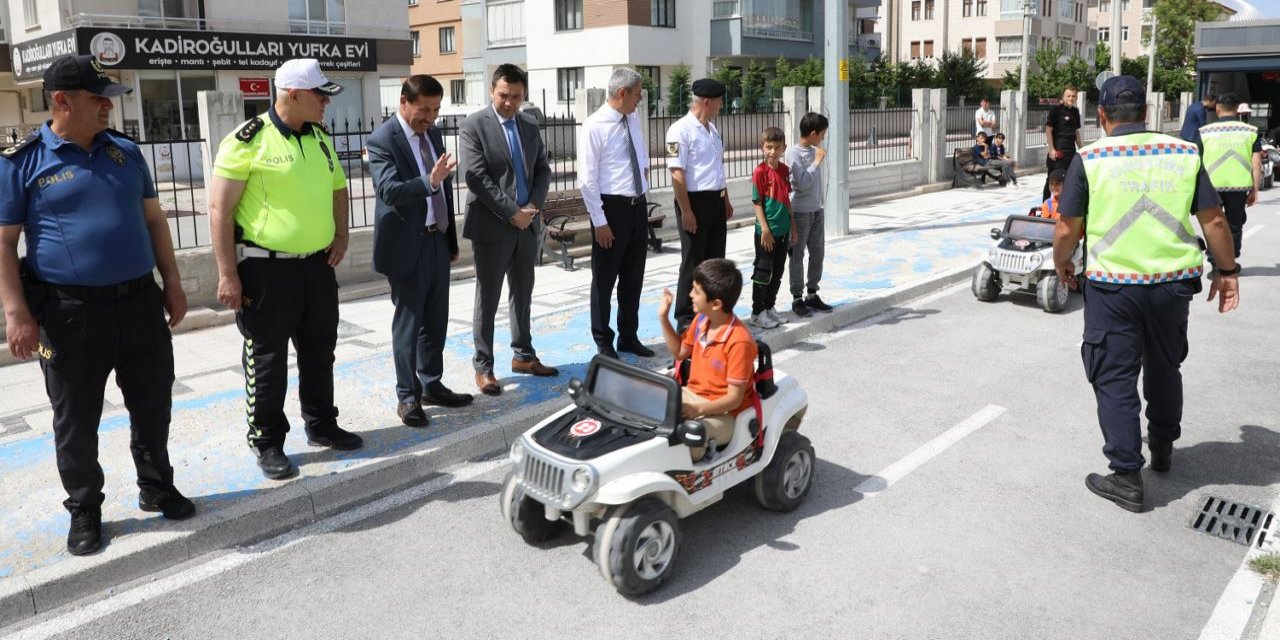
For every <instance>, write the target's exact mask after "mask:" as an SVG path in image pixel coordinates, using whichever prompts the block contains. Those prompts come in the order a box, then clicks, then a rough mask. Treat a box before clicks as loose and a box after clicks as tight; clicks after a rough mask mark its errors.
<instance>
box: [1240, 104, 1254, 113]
mask: <svg viewBox="0 0 1280 640" xmlns="http://www.w3.org/2000/svg"><path fill="white" fill-rule="evenodd" d="M1236 113H1253V110H1252V109H1250V108H1249V103H1248V102H1241V103H1240V106H1238V107H1236Z"/></svg>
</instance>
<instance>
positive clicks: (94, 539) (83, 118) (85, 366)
mask: <svg viewBox="0 0 1280 640" xmlns="http://www.w3.org/2000/svg"><path fill="white" fill-rule="evenodd" d="M44 90H45V96H46V99H47V100H48V103H49V110H50V112H51V113H52V116H53V119H52V120H51V121H49V122H46V123H45V124H44V126H42V127H40V130H39V131H38V132H36V133H33V134H31V135H30V136H28V137H27V138H26V139H25V140H23V141H22V142H19V143H18V144H17V145H16V146H13V147H10V148H8V149H5V150H4V151H0V239H2V240H3V241H2V242H0V302H3V304H4V311H5V322H6V327H5V331H6V334H7V335H6V337H7V340H8V343H9V352H10V353H12V354H13V355H14V356H15V357H17V358H19V359H23V360H26V359H27V358H30V357H31V356H32V355H39V358H40V368H41V370H42V371H43V372H44V380H45V389H46V391H47V392H48V394H49V402H50V404H52V406H53V435H54V448H55V450H56V452H57V460H58V475H59V476H60V477H61V479H62V486H63V488H64V489H66V491H67V494H68V497H67V500H66V501H65V502H63V505H65V506H66V508H67V510H69V511H70V512H71V527H70V531H69V532H68V534H67V551H68V552H69V553H71V554H72V555H84V554H87V553H92V552H94V551H97V550H98V548H99V547H100V546H101V544H102V502H103V500H104V498H105V496H104V495H103V493H102V488H103V484H104V481H103V480H104V479H103V474H102V467H101V465H99V464H98V423H99V420H100V418H101V417H102V401H103V393H104V391H105V389H106V384H107V377H108V376H109V375H110V373H111V372H112V371H113V370H114V371H115V374H116V384H117V385H119V387H120V391H121V393H122V394H123V396H124V404H125V407H126V408H127V409H128V411H129V429H130V444H129V448H130V450H131V451H132V453H133V462H134V466H135V467H136V468H137V472H138V487H139V495H138V507H139V508H140V509H142V510H143V511H157V512H160V513H162V514H164V517H166V518H169V519H175V520H177V519H182V518H188V517H190V516H191V515H193V514H194V513H195V505H193V504H192V503H191V501H190V500H188V499H187V498H185V497H184V496H183V495H182V494H181V493H179V492H178V490H177V489H176V488H175V487H174V486H173V467H172V466H170V464H169V452H168V441H169V419H170V410H171V408H172V391H173V380H174V377H173V342H172V337H171V335H170V333H169V329H170V328H171V327H174V326H177V324H178V323H179V322H181V321H182V317H183V316H184V315H186V312H187V298H186V295H185V294H184V293H183V291H182V285H181V281H180V279H179V276H178V263H177V260H176V259H175V258H174V255H173V242H172V239H171V238H170V235H169V223H168V220H166V218H165V214H164V211H163V210H162V209H161V208H160V201H159V199H158V198H157V197H156V187H155V183H154V182H153V181H152V178H151V172H150V171H149V170H148V169H147V164H146V161H145V160H143V157H142V154H141V153H140V152H139V150H138V147H137V145H135V144H134V143H133V141H132V140H130V139H129V138H127V137H126V136H124V135H123V134H120V133H117V132H115V131H112V130H110V129H108V128H107V121H108V117H109V115H110V113H111V109H112V106H113V103H112V101H111V100H112V98H115V97H118V96H121V95H124V94H126V93H129V91H130V90H129V89H128V88H127V87H124V86H122V85H119V84H116V83H114V82H112V81H111V79H110V78H109V77H108V76H107V74H106V73H104V72H103V69H102V66H101V64H100V63H99V62H98V60H97V59H96V58H94V57H93V56H87V55H85V56H65V57H62V58H59V59H57V60H55V61H54V62H53V64H51V65H50V66H49V68H48V69H47V70H46V71H45V74H44ZM24 233H25V237H26V243H27V245H26V248H27V253H26V258H24V259H23V260H22V261H19V259H18V238H19V235H20V234H24ZM153 269H158V270H159V271H160V276H161V278H162V280H163V282H164V286H163V289H161V287H159V286H157V285H156V281H155V278H154V276H152V270H153ZM166 311H167V312H168V316H169V317H168V320H166V319H165V312H166Z"/></svg>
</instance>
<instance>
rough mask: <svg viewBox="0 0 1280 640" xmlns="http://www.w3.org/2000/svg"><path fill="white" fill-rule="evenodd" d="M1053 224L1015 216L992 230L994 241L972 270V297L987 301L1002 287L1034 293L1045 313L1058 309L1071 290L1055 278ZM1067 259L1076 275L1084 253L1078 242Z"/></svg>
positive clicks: (1038, 219) (1082, 265)
mask: <svg viewBox="0 0 1280 640" xmlns="http://www.w3.org/2000/svg"><path fill="white" fill-rule="evenodd" d="M1032 211H1033V212H1034V211H1038V209H1032ZM1055 226H1057V222H1056V221H1054V220H1052V219H1049V218H1041V217H1039V216H1036V215H1026V216H1017V215H1015V216H1009V217H1008V219H1006V220H1005V221H1004V228H1003V229H992V230H991V237H992V238H993V239H995V240H996V244H995V246H994V247H991V250H990V251H989V252H988V253H987V257H986V259H984V260H983V261H982V263H981V264H979V265H978V268H977V269H975V270H974V272H973V284H972V289H973V295H974V297H976V298H977V299H979V300H982V301H983V302H991V301H993V300H995V299H996V298H997V297H998V296H999V295H1000V292H1001V291H1003V290H1004V289H1011V290H1012V291H1014V292H1018V293H1034V294H1035V296H1036V300H1037V301H1038V302H1039V303H1040V308H1042V309H1044V310H1045V311H1048V312H1049V313H1058V312H1059V311H1062V309H1063V308H1064V307H1066V306H1067V298H1068V297H1070V295H1071V289H1070V288H1069V287H1068V286H1067V285H1066V284H1065V283H1063V282H1062V281H1061V280H1060V279H1059V278H1058V273H1057V271H1056V270H1055V269H1054V266H1053V229H1054V227H1055ZM1071 261H1072V262H1073V263H1074V264H1075V273H1076V275H1080V273H1081V272H1083V271H1084V252H1083V250H1082V249H1081V248H1080V245H1079V243H1077V244H1076V251H1075V253H1074V254H1072V256H1071Z"/></svg>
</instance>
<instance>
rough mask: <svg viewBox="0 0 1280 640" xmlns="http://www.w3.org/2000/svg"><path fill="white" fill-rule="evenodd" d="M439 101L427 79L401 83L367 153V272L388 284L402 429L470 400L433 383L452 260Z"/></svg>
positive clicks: (436, 87)
mask: <svg viewBox="0 0 1280 640" xmlns="http://www.w3.org/2000/svg"><path fill="white" fill-rule="evenodd" d="M443 98H444V87H443V86H441V85H440V82H439V81H438V80H436V79H435V78H432V77H431V76H429V75H415V76H411V77H409V79H408V80H405V81H404V84H403V85H402V86H401V88H400V108H399V110H398V111H397V113H396V116H395V117H394V118H389V119H387V121H386V122H384V123H382V126H380V127H378V129H377V130H376V131H374V132H373V135H371V136H369V142H368V145H367V146H368V149H369V169H370V171H371V172H372V174H373V187H374V191H375V192H376V193H377V196H378V204H377V208H376V210H375V219H374V229H373V269H374V270H375V271H377V272H378V273H381V274H383V275H385V276H387V280H388V281H389V282H390V283H391V301H392V303H394V304H395V306H396V310H395V315H393V316H392V320H391V336H392V339H391V351H392V354H393V357H394V360H395V365H396V395H397V396H398V405H397V407H396V414H397V415H398V416H399V417H400V420H401V421H403V422H404V424H406V425H408V426H410V427H425V426H427V424H428V421H429V419H428V418H427V414H426V412H425V411H424V410H423V409H422V403H423V402H426V403H429V404H433V405H439V406H445V407H460V406H464V405H467V404H470V403H471V400H472V396H470V395H468V394H462V393H454V392H453V391H451V390H450V389H449V388H448V387H446V386H445V385H444V382H442V381H441V379H440V377H441V375H442V374H443V372H444V341H445V332H446V329H447V327H448V321H449V265H451V264H452V263H454V262H456V261H457V259H458V232H457V226H456V225H455V224H454V214H453V178H452V177H451V174H452V172H453V169H454V167H456V166H457V164H458V163H457V161H456V160H455V159H454V158H453V154H452V153H449V152H448V151H446V150H445V148H444V137H443V136H442V135H441V134H440V130H439V129H437V128H436V127H435V121H436V117H437V116H438V115H439V114H440V102H441V100H442V99H443Z"/></svg>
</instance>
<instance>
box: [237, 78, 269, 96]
mask: <svg viewBox="0 0 1280 640" xmlns="http://www.w3.org/2000/svg"><path fill="white" fill-rule="evenodd" d="M240 93H243V94H244V97H246V98H270V97H271V81H270V80H268V79H267V78H240Z"/></svg>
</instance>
